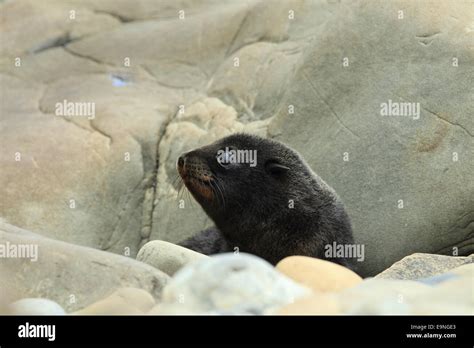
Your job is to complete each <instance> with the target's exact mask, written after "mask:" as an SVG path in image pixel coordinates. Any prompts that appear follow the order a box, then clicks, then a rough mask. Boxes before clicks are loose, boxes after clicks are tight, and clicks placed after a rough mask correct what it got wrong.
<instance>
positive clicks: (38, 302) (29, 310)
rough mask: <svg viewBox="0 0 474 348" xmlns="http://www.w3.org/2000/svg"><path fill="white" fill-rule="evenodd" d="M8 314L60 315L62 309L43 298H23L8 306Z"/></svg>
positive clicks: (63, 312) (62, 311)
mask: <svg viewBox="0 0 474 348" xmlns="http://www.w3.org/2000/svg"><path fill="white" fill-rule="evenodd" d="M7 313H8V314H13V315H62V314H66V312H65V311H64V309H63V308H62V307H61V306H60V305H59V304H57V303H56V302H54V301H51V300H48V299H45V298H23V299H21V300H18V301H15V302H13V303H11V304H10V305H9V306H8V311H7Z"/></svg>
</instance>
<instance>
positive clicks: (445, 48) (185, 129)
mask: <svg viewBox="0 0 474 348" xmlns="http://www.w3.org/2000/svg"><path fill="white" fill-rule="evenodd" d="M470 6H471V5H470V4H469V2H467V1H443V2H441V1H438V2H434V1H429V0H422V1H417V2H413V1H409V0H396V1H389V2H384V3H383V4H378V5H377V6H374V4H373V2H371V1H363V0H362V1H352V2H339V1H319V0H314V1H309V0H308V1H299V0H294V1H272V2H267V1H260V0H248V1H216V0H207V1H199V2H195V1H179V2H176V1H172V0H165V1H156V2H153V1H148V0H137V1H108V0H107V1H92V0H86V1H79V0H67V1H62V0H49V1H47V2H42V1H35V0H17V1H6V2H2V3H1V4H0V31H1V32H2V35H1V36H0V57H1V58H0V85H1V105H0V113H1V115H2V122H1V125H0V148H1V149H2V151H1V153H0V167H1V168H2V170H1V172H0V197H2V199H1V200H0V216H1V217H3V218H4V219H5V220H6V221H8V222H9V223H11V224H14V225H17V226H20V227H22V228H26V229H28V230H31V231H34V232H36V233H38V234H41V235H44V236H47V237H51V238H54V239H58V240H62V241H66V242H70V243H74V244H79V245H83V246H88V247H93V248H96V249H102V250H106V251H111V252H114V253H118V254H127V255H128V254H130V255H131V256H132V257H133V256H136V254H137V252H138V250H139V249H140V247H141V246H143V245H144V244H145V243H146V242H148V241H150V240H153V239H160V240H166V241H170V242H177V241H179V240H182V239H184V238H185V237H188V236H190V235H191V234H193V233H195V232H197V231H198V230H200V229H203V228H204V227H207V226H208V225H209V224H210V221H209V219H208V218H207V217H206V216H205V215H204V213H203V212H202V211H201V209H200V208H199V206H197V204H194V203H193V202H192V199H191V198H190V197H187V198H186V196H185V195H183V194H182V195H180V194H179V193H178V185H177V183H176V180H175V177H176V172H175V170H174V163H175V160H176V157H177V155H178V154H179V153H180V152H181V151H185V150H187V149H189V148H191V147H194V146H198V145H202V144H204V143H208V142H212V141H213V140H215V139H216V138H218V137H221V136H223V135H226V134H229V133H231V132H235V131H249V132H256V133H258V134H261V135H266V136H269V137H273V138H276V139H279V140H282V141H285V142H287V143H288V144H289V145H290V146H293V147H294V148H296V150H298V151H300V152H301V153H302V154H303V156H304V157H305V158H306V159H307V161H308V163H309V164H310V165H311V166H312V167H313V168H314V170H315V171H316V172H317V173H318V174H319V175H320V176H321V177H323V178H324V179H325V181H327V182H328V183H329V184H330V185H331V186H333V187H334V188H335V189H336V191H337V192H338V193H339V194H340V196H341V198H342V199H343V201H344V202H345V203H346V205H347V208H348V212H349V215H350V216H351V218H352V221H353V224H354V233H355V238H356V241H357V242H358V243H362V244H364V245H365V251H366V255H365V261H364V262H363V263H362V264H361V271H362V273H363V274H364V275H374V274H377V273H379V272H381V271H382V270H384V269H385V268H387V267H388V266H389V265H391V264H392V263H393V262H395V261H397V260H400V259H401V258H403V257H404V256H406V255H409V254H412V253H414V252H429V253H438V252H439V253H444V254H447V255H453V253H454V252H458V253H459V255H469V254H471V253H472V252H473V251H474V249H473V248H474V243H473V237H472V235H473V226H474V225H473V223H472V221H473V220H474V215H473V214H474V213H473V212H472V206H474V194H473V193H474V181H472V180H467V178H468V177H469V175H470V173H472V172H474V162H473V161H472V160H470V157H469V156H470V155H471V154H472V151H473V148H474V139H473V135H474V120H473V118H472V117H471V116H472V115H473V114H474V107H473V104H472V102H471V99H472V93H473V89H472V88H473V87H472V81H471V80H472V78H470V76H471V75H472V71H473V63H472V62H473V61H474V59H473V55H472V51H471V50H470V49H469V47H470V42H471V41H472V36H473V33H474V28H473V25H472V18H471V16H470V12H471V11H470V10H471V7H470ZM400 11H401V12H400ZM346 58H347V59H346ZM64 100H67V101H70V102H88V103H95V104H94V105H95V117H94V118H93V119H88V118H87V117H83V116H74V117H66V116H58V115H56V113H55V111H56V103H58V102H63V101H64ZM389 100H391V101H393V102H413V103H419V107H420V117H419V119H413V117H412V118H410V117H383V116H381V114H380V108H381V103H385V102H388V101H389ZM344 158H346V159H347V160H344Z"/></svg>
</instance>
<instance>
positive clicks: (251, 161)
mask: <svg viewBox="0 0 474 348" xmlns="http://www.w3.org/2000/svg"><path fill="white" fill-rule="evenodd" d="M239 154H240V156H239ZM177 170H178V172H179V175H180V176H181V178H182V180H183V182H184V184H185V185H186V187H187V189H188V190H189V191H190V192H191V194H192V195H193V197H194V198H195V199H196V201H197V202H198V203H199V204H200V205H201V207H202V208H203V209H204V211H205V212H206V214H207V215H208V216H209V217H210V218H211V219H212V220H213V222H214V223H215V227H212V228H209V229H206V230H204V231H201V232H200V233H198V234H197V235H195V236H193V237H191V238H188V239H186V240H184V241H182V242H181V243H178V244H179V245H181V246H183V247H186V248H189V249H192V250H195V251H198V252H200V253H203V254H206V255H210V254H216V253H222V252H232V251H236V250H238V251H241V252H247V253H251V254H254V255H257V256H259V257H261V258H263V259H265V260H267V261H269V262H270V263H272V264H276V263H277V262H278V261H280V260H281V259H283V258H285V257H287V256H290V255H306V256H311V257H316V258H321V259H327V260H329V261H333V262H336V263H339V264H342V265H344V266H347V267H350V268H354V265H355V263H354V262H353V261H354V260H352V259H349V258H347V257H343V258H340V257H338V258H336V257H327V256H326V255H325V254H326V253H325V247H326V246H327V245H333V244H334V242H335V243H337V244H342V245H344V244H352V243H353V236H352V228H351V223H350V220H349V216H348V215H347V213H346V211H345V209H344V205H343V203H342V202H341V200H340V198H339V197H338V195H337V194H336V193H335V191H334V190H333V189H332V188H331V187H330V186H329V185H328V184H326V183H325V182H324V181H323V180H322V179H321V178H320V177H319V176H317V175H316V174H315V173H314V172H313V171H312V170H311V168H310V167H309V166H308V164H306V162H305V161H304V159H303V158H302V157H301V155H300V154H299V153H298V152H297V151H295V150H293V149H291V148H290V147H288V146H286V145H285V144H283V143H281V142H278V141H275V140H271V139H266V138H262V137H258V136H254V135H249V134H242V133H238V134H233V135H230V136H227V137H225V138H222V139H220V140H218V141H216V142H215V143H213V144H210V145H208V146H204V147H201V148H198V149H195V150H193V151H190V152H187V153H185V154H182V155H181V156H180V157H179V158H178V160H177Z"/></svg>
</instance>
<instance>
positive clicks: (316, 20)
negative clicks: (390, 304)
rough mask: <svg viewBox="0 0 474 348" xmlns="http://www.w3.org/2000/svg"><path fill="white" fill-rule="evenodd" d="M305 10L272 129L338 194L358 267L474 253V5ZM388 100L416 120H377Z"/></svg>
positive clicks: (342, 5) (365, 270) (338, 5)
mask: <svg viewBox="0 0 474 348" xmlns="http://www.w3.org/2000/svg"><path fill="white" fill-rule="evenodd" d="M305 5H306V7H305V11H304V12H305V13H304V14H301V13H298V15H297V16H298V19H297V22H299V24H300V25H303V23H306V25H307V26H306V25H303V26H304V27H305V29H306V30H307V31H308V32H311V34H313V35H314V36H312V39H311V41H310V42H309V45H308V47H307V49H305V51H304V53H303V56H302V58H301V59H300V65H298V66H297V70H296V73H295V75H294V77H293V79H291V80H290V82H288V84H287V93H286V95H285V99H284V100H283V101H282V104H281V107H280V109H279V112H278V113H277V115H276V116H275V117H274V119H273V120H272V121H271V123H270V125H269V129H268V132H269V136H271V137H273V138H276V139H278V140H282V141H284V142H287V143H288V144H290V145H291V146H293V147H294V148H295V149H296V150H298V151H299V152H300V153H301V154H302V155H303V157H305V158H306V160H307V161H308V163H309V164H310V165H311V166H312V168H313V169H314V170H315V171H316V173H318V174H319V175H320V176H321V177H322V178H323V179H324V180H325V181H326V182H327V183H328V184H329V185H331V186H332V187H333V188H334V189H335V190H336V192H337V193H338V194H339V195H340V197H341V199H342V200H343V202H344V203H345V205H346V208H347V210H348V214H349V216H350V217H351V220H352V224H353V228H354V236H355V241H356V243H359V244H363V245H365V261H364V262H362V263H361V265H360V266H361V267H360V271H361V274H362V275H363V276H364V277H365V276H373V275H375V274H377V273H379V272H381V271H382V270H384V269H386V268H387V267H389V265H391V264H392V263H394V262H395V261H398V260H400V259H401V258H403V257H404V256H406V255H409V254H412V253H415V252H425V253H442V254H446V255H453V251H455V250H457V251H458V253H459V255H469V254H471V253H472V252H474V237H473V236H474V234H473V231H474V224H473V223H472V221H473V220H474V212H473V210H472V207H473V206H474V180H469V178H470V177H472V173H473V172H474V161H472V160H471V158H472V153H473V151H474V118H473V117H472V115H473V114H474V103H472V93H473V87H472V78H471V76H472V73H473V71H474V63H473V62H474V60H473V56H472V50H471V49H470V48H469V47H471V46H472V44H471V42H472V39H473V38H472V36H473V29H474V28H473V24H472V5H471V4H469V3H468V2H464V1H461V2H456V1H447V2H444V1H436V2H434V1H429V0H422V1H416V2H413V1H385V2H383V3H377V5H376V6H374V3H373V2H371V1H351V2H338V1H328V2H326V3H323V2H316V1H313V2H311V1H310V2H307V3H305ZM326 11H330V14H328V12H326ZM400 11H402V12H401V13H400ZM309 18H311V25H310V24H309V23H308V22H305V20H309ZM294 29H295V30H296V28H294ZM290 37H291V35H290ZM456 62H457V63H456ZM389 101H391V102H392V105H393V102H394V103H397V105H398V106H401V105H402V104H400V103H414V104H411V105H412V106H413V105H414V107H415V108H418V107H419V115H418V116H419V117H418V116H417V115H415V114H416V111H415V110H414V109H413V111H412V112H409V111H405V112H404V114H405V115H407V116H382V106H383V104H384V103H385V105H387V104H388V103H389ZM290 105H292V106H293V108H294V113H290V112H289V106H290ZM411 116H412V117H411ZM415 118H416V119H415Z"/></svg>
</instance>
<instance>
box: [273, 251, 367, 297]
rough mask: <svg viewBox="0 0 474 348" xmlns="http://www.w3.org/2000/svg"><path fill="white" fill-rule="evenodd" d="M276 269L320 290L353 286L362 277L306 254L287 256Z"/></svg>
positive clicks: (328, 290)
mask: <svg viewBox="0 0 474 348" xmlns="http://www.w3.org/2000/svg"><path fill="white" fill-rule="evenodd" d="M276 269H277V270H278V271H280V272H281V273H283V274H284V275H286V276H287V277H289V278H291V279H293V280H294V281H296V282H298V283H300V284H302V285H304V286H306V287H308V288H311V289H313V290H314V291H320V292H337V291H341V290H343V289H346V288H350V287H353V286H355V285H357V284H359V283H360V282H362V278H361V277H360V276H358V275H357V274H356V273H354V272H353V271H351V270H350V269H347V268H345V267H343V266H341V265H338V264H336V263H334V262H329V261H326V260H320V259H316V258H312V257H307V256H289V257H287V258H284V259H283V260H281V261H280V262H278V264H277V265H276Z"/></svg>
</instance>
